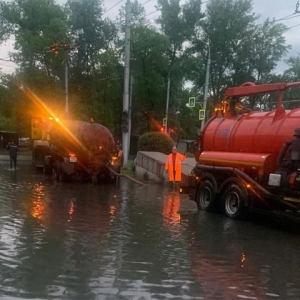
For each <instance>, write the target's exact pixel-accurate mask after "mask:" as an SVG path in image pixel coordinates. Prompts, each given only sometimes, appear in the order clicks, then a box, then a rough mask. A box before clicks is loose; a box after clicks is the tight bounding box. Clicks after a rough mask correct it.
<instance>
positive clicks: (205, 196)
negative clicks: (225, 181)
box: [196, 180, 216, 211]
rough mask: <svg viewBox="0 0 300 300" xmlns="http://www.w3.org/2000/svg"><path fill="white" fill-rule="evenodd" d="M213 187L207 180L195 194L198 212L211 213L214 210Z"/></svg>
mask: <svg viewBox="0 0 300 300" xmlns="http://www.w3.org/2000/svg"><path fill="white" fill-rule="evenodd" d="M215 202H216V201H215V191H214V186H213V184H212V183H211V181H209V180H205V181H204V182H203V183H202V185H201V186H200V187H199V188H198V191H197V193H196V203H197V207H198V210H206V211H213V210H214V209H215V208H216V203H215Z"/></svg>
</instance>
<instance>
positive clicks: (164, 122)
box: [163, 118, 167, 127]
mask: <svg viewBox="0 0 300 300" xmlns="http://www.w3.org/2000/svg"><path fill="white" fill-rule="evenodd" d="M163 126H164V127H166V126H167V118H163Z"/></svg>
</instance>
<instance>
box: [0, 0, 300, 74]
mask: <svg viewBox="0 0 300 300" xmlns="http://www.w3.org/2000/svg"><path fill="white" fill-rule="evenodd" d="M56 1H57V2H58V3H60V4H64V3H65V2H66V0H56ZM126 1H127V0H104V1H103V3H104V7H105V9H106V11H107V12H106V13H105V16H106V17H108V18H111V19H115V18H116V16H117V15H118V13H119V9H121V8H122V7H124V6H125V3H126ZM297 1H298V0H253V10H254V12H255V13H256V14H259V15H261V18H260V21H259V22H261V23H262V22H263V20H265V19H266V18H270V19H273V18H275V19H277V20H278V19H281V18H284V17H286V16H290V15H292V14H293V13H294V12H295V9H296V3H297ZM181 2H182V3H184V0H182V1H181ZM203 2H205V0H203ZM140 3H141V4H142V5H144V7H145V10H146V14H147V15H148V16H147V18H148V19H150V20H153V21H154V19H155V18H157V17H158V15H159V12H156V8H155V5H156V3H157V1H156V0H140ZM203 9H205V4H203ZM299 9H300V7H299ZM281 22H282V23H283V24H285V25H286V26H288V27H292V28H290V29H289V30H288V31H287V32H286V33H285V35H284V36H285V38H286V42H287V44H288V45H291V46H292V49H291V51H290V52H289V53H288V55H287V57H289V56H296V55H298V53H299V54H300V39H299V37H300V13H298V14H295V15H294V16H293V18H290V19H288V20H283V21H281ZM9 51H13V42H12V41H7V42H6V43H4V44H3V45H1V46H0V58H2V59H8V58H9V56H8V52H9ZM0 68H1V69H2V71H3V72H6V73H11V72H13V71H14V66H13V63H12V62H4V61H0ZM286 68H287V66H286V65H285V64H284V63H283V62H282V63H280V64H279V66H278V68H277V70H278V72H282V71H283V70H285V69H286Z"/></svg>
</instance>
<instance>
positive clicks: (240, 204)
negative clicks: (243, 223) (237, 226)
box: [223, 184, 247, 219]
mask: <svg viewBox="0 0 300 300" xmlns="http://www.w3.org/2000/svg"><path fill="white" fill-rule="evenodd" d="M246 197H247V196H246V195H245V192H244V191H243V188H242V187H241V186H240V185H239V184H231V185H230V186H229V187H228V188H227V190H226V191H225V193H224V196H223V204H224V211H225V215H226V216H227V217H229V218H232V219H242V218H243V217H245V215H246V213H247V207H246V206H245V200H246Z"/></svg>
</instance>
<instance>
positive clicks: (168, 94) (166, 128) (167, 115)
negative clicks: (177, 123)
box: [165, 71, 170, 133]
mask: <svg viewBox="0 0 300 300" xmlns="http://www.w3.org/2000/svg"><path fill="white" fill-rule="evenodd" d="M169 100H170V71H169V73H168V86H167V103H166V126H165V133H168V118H169Z"/></svg>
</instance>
